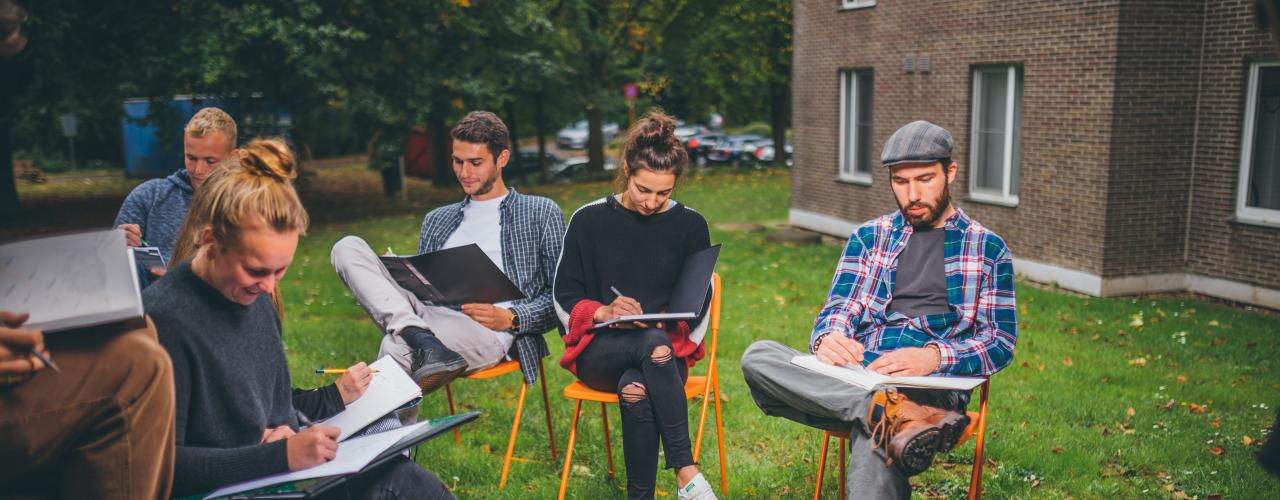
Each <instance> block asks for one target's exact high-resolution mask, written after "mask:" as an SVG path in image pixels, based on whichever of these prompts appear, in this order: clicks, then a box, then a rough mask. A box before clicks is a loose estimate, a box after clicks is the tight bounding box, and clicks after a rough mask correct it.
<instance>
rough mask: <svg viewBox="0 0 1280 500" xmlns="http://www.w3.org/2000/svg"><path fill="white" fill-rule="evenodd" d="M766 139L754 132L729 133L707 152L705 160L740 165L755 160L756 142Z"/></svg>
mask: <svg viewBox="0 0 1280 500" xmlns="http://www.w3.org/2000/svg"><path fill="white" fill-rule="evenodd" d="M765 140H767V139H766V138H765V137H763V136H759V135H756V134H740V135H731V136H728V137H726V138H725V140H724V141H721V142H720V143H719V144H717V145H716V147H714V148H712V149H711V150H710V151H708V152H707V160H708V161H711V162H715V163H733V164H734V165H741V164H744V163H751V162H753V161H755V151H756V143H757V142H761V141H765Z"/></svg>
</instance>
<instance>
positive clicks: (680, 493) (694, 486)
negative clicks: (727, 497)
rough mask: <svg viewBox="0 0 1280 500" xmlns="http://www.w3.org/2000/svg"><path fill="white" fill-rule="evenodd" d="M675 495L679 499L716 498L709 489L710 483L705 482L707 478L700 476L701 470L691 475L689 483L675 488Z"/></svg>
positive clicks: (699, 499) (700, 499) (709, 499)
mask: <svg viewBox="0 0 1280 500" xmlns="http://www.w3.org/2000/svg"><path fill="white" fill-rule="evenodd" d="M676 496H677V497H679V499H680V500H716V494H715V492H713V491H711V483H708V482H707V478H705V477H702V473H701V472H699V473H698V475H696V476H693V480H691V481H689V484H686V485H684V487H683V488H680V489H679V490H677V491H676Z"/></svg>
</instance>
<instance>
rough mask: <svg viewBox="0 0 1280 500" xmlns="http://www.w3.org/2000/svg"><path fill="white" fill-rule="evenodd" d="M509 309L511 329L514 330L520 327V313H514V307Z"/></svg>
mask: <svg viewBox="0 0 1280 500" xmlns="http://www.w3.org/2000/svg"><path fill="white" fill-rule="evenodd" d="M510 311H511V331H513V332H514V331H517V330H519V329H520V315H519V314H516V310H515V309H511V310H510Z"/></svg>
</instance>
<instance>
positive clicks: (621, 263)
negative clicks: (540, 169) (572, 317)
mask: <svg viewBox="0 0 1280 500" xmlns="http://www.w3.org/2000/svg"><path fill="white" fill-rule="evenodd" d="M672 203H674V206H672V207H670V208H668V209H667V210H665V211H663V212H659V213H656V214H654V215H649V216H645V215H641V214H639V213H636V212H633V211H631V210H627V209H626V208H625V207H623V206H622V204H621V203H619V202H618V200H617V198H616V197H615V196H609V197H607V198H604V199H601V200H597V201H595V202H592V203H588V204H586V205H583V207H582V208H579V209H578V211H577V212H575V213H574V214H573V218H572V219H571V220H570V221H569V228H568V229H567V230H566V231H565V235H564V249H563V250H562V253H561V254H560V263H559V265H558V266H557V267H556V281H555V298H556V304H557V305H558V306H559V308H560V309H561V310H562V311H564V312H565V314H568V313H569V312H571V311H572V310H573V308H574V306H575V305H577V303H578V302H579V301H581V300H583V299H589V300H593V301H596V302H600V303H602V304H609V303H610V302H613V299H614V298H616V297H615V295H614V294H613V292H612V291H610V290H609V287H610V286H613V287H616V288H617V289H618V291H619V292H622V294H623V295H626V296H628V297H631V298H633V299H636V300H637V301H639V302H640V306H641V308H643V309H644V312H646V313H653V312H660V311H665V310H666V308H667V302H669V301H670V299H671V291H672V289H673V288H675V286H676V281H677V280H678V279H679V278H680V272H681V268H682V267H683V266H684V259H685V257H686V256H688V255H689V254H691V253H694V252H697V251H699V250H704V249H706V248H708V247H710V246H711V235H710V233H709V232H708V230H707V220H706V219H704V218H703V217H702V214H699V213H698V212H696V211H694V210H693V209H691V208H689V207H686V206H685V205H683V204H681V203H676V202H672Z"/></svg>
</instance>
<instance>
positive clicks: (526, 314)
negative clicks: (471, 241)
mask: <svg viewBox="0 0 1280 500" xmlns="http://www.w3.org/2000/svg"><path fill="white" fill-rule="evenodd" d="M470 201H471V198H470V197H465V198H463V199H462V201H460V202H458V203H453V204H450V205H445V206H443V207H439V208H436V209H435V210H432V211H431V212H429V213H427V216H426V217H424V218H423V219H422V232H421V234H420V235H419V238H418V253H426V252H434V251H436V250H439V249H440V247H442V246H444V242H445V241H446V240H448V239H449V235H451V234H453V232H454V231H456V230H458V226H461V225H462V208H463V207H465V206H467V203H468V202H470ZM499 212H500V214H501V215H500V219H499V224H501V225H502V234H501V236H500V239H501V242H502V262H503V267H504V268H505V269H503V271H504V272H505V273H506V275H507V277H508V278H511V281H512V282H513V283H515V284H516V286H517V287H519V288H520V291H521V292H523V293H524V295H525V298H523V299H520V300H517V301H515V302H513V303H512V305H511V310H512V311H514V312H515V313H516V315H517V316H519V317H520V328H519V329H518V330H516V331H513V332H511V333H512V334H514V335H515V343H514V347H515V351H516V360H518V361H519V362H520V370H521V371H522V372H524V381H525V383H529V384H532V383H534V382H535V381H537V380H538V364H536V363H534V361H535V360H541V359H542V358H543V357H546V356H547V355H549V354H550V353H551V351H550V350H548V349H547V340H546V339H545V338H543V336H542V334H544V333H546V332H547V330H550V329H552V328H555V327H556V326H557V325H558V321H557V320H556V313H555V306H554V303H555V301H554V299H553V298H552V296H551V285H552V283H553V282H554V281H555V273H556V261H557V260H558V259H559V258H560V246H561V245H563V244H564V229H565V224H564V213H563V212H561V211H560V207H559V206H558V205H556V202H554V201H551V199H549V198H544V197H541V196H529V195H522V194H520V193H517V192H516V190H515V189H510V192H509V194H508V195H507V197H506V199H504V200H502V205H501V206H499Z"/></svg>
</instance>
